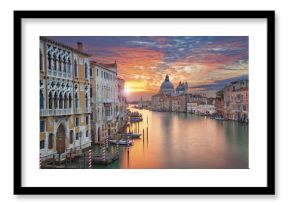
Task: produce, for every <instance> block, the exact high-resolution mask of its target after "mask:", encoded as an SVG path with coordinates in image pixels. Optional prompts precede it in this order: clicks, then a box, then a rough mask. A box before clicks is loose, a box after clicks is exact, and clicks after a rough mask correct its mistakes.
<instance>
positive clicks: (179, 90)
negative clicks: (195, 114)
mask: <svg viewBox="0 0 290 205" xmlns="http://www.w3.org/2000/svg"><path fill="white" fill-rule="evenodd" d="M187 89H188V85H187V82H185V83H181V82H179V84H178V86H177V87H176V92H177V93H184V92H186V91H187Z"/></svg>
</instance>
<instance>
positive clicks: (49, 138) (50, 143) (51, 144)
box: [48, 134, 53, 149]
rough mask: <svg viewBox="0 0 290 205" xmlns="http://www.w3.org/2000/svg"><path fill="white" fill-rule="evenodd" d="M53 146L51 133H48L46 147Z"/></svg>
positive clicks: (50, 147)
mask: <svg viewBox="0 0 290 205" xmlns="http://www.w3.org/2000/svg"><path fill="white" fill-rule="evenodd" d="M52 148H53V134H49V136H48V149H52Z"/></svg>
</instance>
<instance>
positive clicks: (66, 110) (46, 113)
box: [40, 108, 73, 116]
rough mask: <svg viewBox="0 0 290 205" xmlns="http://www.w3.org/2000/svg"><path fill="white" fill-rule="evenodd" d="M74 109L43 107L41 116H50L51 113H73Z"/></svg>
mask: <svg viewBox="0 0 290 205" xmlns="http://www.w3.org/2000/svg"><path fill="white" fill-rule="evenodd" d="M72 114H73V110H72V109H71V108H67V109H41V110H40V116H50V115H55V116H56V115H72Z"/></svg>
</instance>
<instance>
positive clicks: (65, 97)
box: [63, 93, 68, 109]
mask: <svg viewBox="0 0 290 205" xmlns="http://www.w3.org/2000/svg"><path fill="white" fill-rule="evenodd" d="M67 101H68V98H67V94H66V93H65V94H64V105H63V108H64V109H66V108H67V104H68V102H67Z"/></svg>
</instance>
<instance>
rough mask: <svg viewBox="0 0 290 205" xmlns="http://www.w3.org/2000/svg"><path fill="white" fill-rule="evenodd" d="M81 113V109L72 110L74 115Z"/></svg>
mask: <svg viewBox="0 0 290 205" xmlns="http://www.w3.org/2000/svg"><path fill="white" fill-rule="evenodd" d="M81 113H83V112H82V109H81V108H74V114H81Z"/></svg>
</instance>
